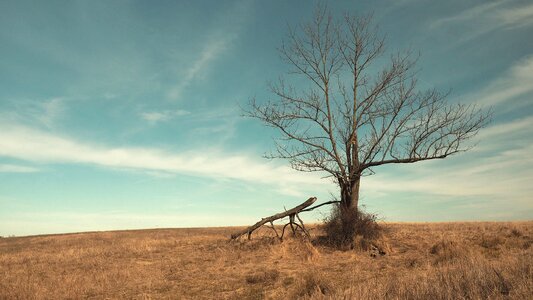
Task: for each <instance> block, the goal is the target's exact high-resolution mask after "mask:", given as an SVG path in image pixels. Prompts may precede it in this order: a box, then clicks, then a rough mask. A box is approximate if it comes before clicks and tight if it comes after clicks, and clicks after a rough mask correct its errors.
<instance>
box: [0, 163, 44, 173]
mask: <svg viewBox="0 0 533 300" xmlns="http://www.w3.org/2000/svg"><path fill="white" fill-rule="evenodd" d="M34 172H39V169H37V168H33V167H27V166H20V165H11V164H0V173H34Z"/></svg>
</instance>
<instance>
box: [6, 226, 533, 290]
mask: <svg viewBox="0 0 533 300" xmlns="http://www.w3.org/2000/svg"><path fill="white" fill-rule="evenodd" d="M384 227H385V228H386V231H385V235H384V238H383V239H382V240H381V241H380V243H381V244H382V245H384V248H386V252H387V253H386V254H385V255H383V256H381V255H378V256H377V257H371V255H370V253H369V252H361V251H353V250H352V251H338V250H335V249H332V248H329V247H327V246H325V245H320V244H317V243H316V242H314V243H309V242H302V241H301V240H298V239H288V240H286V241H284V242H283V243H279V242H277V241H276V240H275V239H269V238H267V237H266V236H267V235H268V234H269V232H268V231H266V230H267V229H266V228H265V231H264V232H263V233H262V234H259V236H256V237H255V239H252V240H251V241H240V242H229V241H228V235H229V234H230V233H231V232H233V231H235V228H205V229H157V230H139V231H116V232H97V233H80V234H68V235H50V236H36V237H13V238H1V239H0V299H33V298H46V299H65V298H71V299H73V298H94V299H103V298H135V299H150V298H171V299H192V298H194V299H202V298H204V299H264V298H267V299H281V298H285V299H294V298H307V299H487V298H489V299H533V296H532V295H533V247H532V244H533V222H513V223H431V224H426V223H420V224H408V223H406V224H384ZM312 234H313V235H314V236H317V235H320V230H319V229H314V230H313V231H312Z"/></svg>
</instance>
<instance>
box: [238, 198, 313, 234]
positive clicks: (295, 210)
mask: <svg viewBox="0 0 533 300" xmlns="http://www.w3.org/2000/svg"><path fill="white" fill-rule="evenodd" d="M315 201H316V197H311V198H309V199H307V201H305V202H304V203H302V204H300V205H298V206H296V207H294V208H291V209H289V210H287V211H284V212H281V213H278V214H275V215H272V216H270V217H266V218H262V219H261V220H260V221H259V222H257V223H255V224H254V225H252V226H250V227H247V228H245V229H244V230H241V231H239V232H236V233H234V234H232V235H231V239H232V240H234V239H237V238H239V237H240V236H242V235H245V234H247V235H248V239H250V237H251V235H252V232H254V231H255V230H256V229H258V228H259V227H261V226H263V225H265V224H267V223H270V225H271V226H267V227H269V228H271V229H272V230H274V232H275V233H276V236H277V237H278V238H280V239H283V235H284V233H285V228H286V227H287V226H291V229H292V231H293V233H294V232H296V228H300V229H301V230H302V232H304V233H305V234H306V235H309V233H308V232H307V230H306V229H305V227H304V225H303V222H302V221H301V219H300V217H298V220H299V221H300V223H301V224H298V223H296V222H295V218H296V216H297V215H298V213H300V212H301V211H302V210H304V209H305V208H307V207H309V206H311V205H312V204H313V203H315ZM285 217H289V223H287V224H285V226H283V229H282V232H281V235H279V234H278V231H277V230H276V227H275V226H274V221H276V220H279V219H283V218H285Z"/></svg>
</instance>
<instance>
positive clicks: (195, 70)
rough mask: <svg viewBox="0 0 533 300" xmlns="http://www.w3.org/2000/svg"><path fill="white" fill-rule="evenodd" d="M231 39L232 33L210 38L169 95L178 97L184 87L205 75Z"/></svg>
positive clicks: (174, 97) (171, 97)
mask: <svg viewBox="0 0 533 300" xmlns="http://www.w3.org/2000/svg"><path fill="white" fill-rule="evenodd" d="M231 39H233V36H232V35H228V36H223V35H221V36H216V37H213V38H211V39H209V40H208V41H207V43H206V46H205V47H204V49H203V50H202V52H201V53H200V55H199V56H198V58H197V59H196V61H194V62H193V63H192V64H191V65H190V67H189V68H188V69H186V70H184V71H183V73H182V75H181V77H180V79H179V81H178V83H177V84H176V85H174V86H173V87H172V88H171V89H170V90H169V91H168V97H169V98H170V99H173V100H175V99H178V98H179V97H180V96H181V93H182V92H183V89H185V88H186V87H188V86H189V85H190V84H191V82H192V81H193V80H195V79H197V78H201V77H202V76H203V75H205V71H206V69H207V68H208V67H209V64H210V63H211V62H212V61H214V60H215V59H216V58H217V56H218V55H220V54H221V53H222V52H223V51H224V50H226V49H227V47H228V44H229V43H230V41H231Z"/></svg>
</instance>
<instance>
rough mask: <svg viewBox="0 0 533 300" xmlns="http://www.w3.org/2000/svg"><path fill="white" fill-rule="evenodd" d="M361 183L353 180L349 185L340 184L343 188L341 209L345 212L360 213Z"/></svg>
mask: <svg viewBox="0 0 533 300" xmlns="http://www.w3.org/2000/svg"><path fill="white" fill-rule="evenodd" d="M359 181H360V179H359V178H358V179H355V180H352V181H351V182H349V183H345V182H340V188H341V209H342V210H344V211H352V212H353V211H355V212H357V211H358V205H359Z"/></svg>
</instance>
